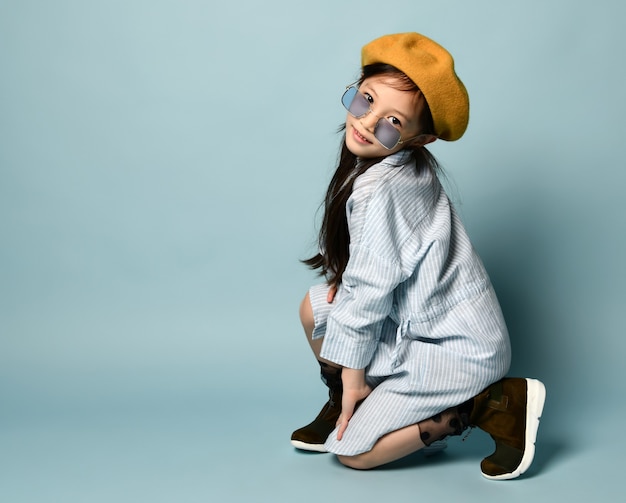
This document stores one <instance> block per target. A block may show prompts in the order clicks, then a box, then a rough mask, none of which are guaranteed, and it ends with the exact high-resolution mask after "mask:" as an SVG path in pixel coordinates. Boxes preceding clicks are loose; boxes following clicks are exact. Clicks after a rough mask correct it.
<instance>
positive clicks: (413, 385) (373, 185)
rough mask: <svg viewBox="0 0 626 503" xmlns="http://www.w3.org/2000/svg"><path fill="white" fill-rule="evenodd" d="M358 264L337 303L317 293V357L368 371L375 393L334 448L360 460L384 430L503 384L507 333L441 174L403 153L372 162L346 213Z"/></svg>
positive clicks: (323, 288)
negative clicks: (319, 345)
mask: <svg viewBox="0 0 626 503" xmlns="http://www.w3.org/2000/svg"><path fill="white" fill-rule="evenodd" d="M346 212H347V217H348V226H349V231H350V260H349V263H348V266H347V268H346V270H345V272H344V275H343V282H342V284H341V286H340V288H339V291H338V292H337V296H336V298H335V301H334V302H333V304H328V303H327V302H326V293H327V291H328V286H327V285H317V286H314V287H312V288H311V290H310V292H309V294H310V298H311V304H312V307H313V313H314V318H315V330H314V333H313V337H314V338H320V337H324V342H323V347H322V353H321V356H322V357H324V358H326V359H328V360H330V361H333V362H336V363H338V364H340V365H342V366H346V367H350V368H365V369H366V378H367V380H368V383H369V384H371V385H372V386H373V387H374V391H373V392H372V394H371V395H370V396H369V397H368V398H367V399H366V400H365V401H364V402H363V404H362V405H361V406H360V407H359V409H358V410H357V411H356V413H355V414H354V416H353V418H352V419H351V421H350V423H349V426H348V429H347V430H346V433H345V435H344V438H343V439H342V440H341V441H337V440H336V439H335V436H336V435H334V434H331V435H330V437H329V439H328V441H327V442H326V448H327V450H328V451H330V452H334V453H336V454H343V455H356V454H359V453H361V452H366V451H368V450H370V449H371V448H372V447H373V445H374V444H375V443H376V441H377V440H378V439H379V438H380V437H381V436H382V435H384V434H386V433H389V432H391V431H394V430H397V429H400V428H403V427H404V426H408V425H410V424H415V423H417V422H419V421H421V420H423V419H427V418H429V417H431V416H433V415H435V414H436V413H438V412H441V411H442V410H445V409H446V408H448V407H451V406H454V405H458V404H460V403H462V402H464V401H465V400H467V399H468V398H471V397H472V396H474V395H476V394H477V393H479V392H480V391H481V390H482V389H484V388H485V387H486V386H488V385H489V384H491V383H492V382H494V381H496V380H498V379H499V378H501V377H503V376H504V375H505V374H506V372H507V371H508V368H509V364H510V344H509V339H508V333H507V330H506V325H505V323H504V320H503V317H502V313H501V310H500V307H499V304H498V301H497V299H496V296H495V293H494V291H493V288H492V286H491V283H490V281H489V278H488V276H487V273H486V271H485V269H484V267H483V265H482V262H481V261H480V258H479V257H478V256H477V254H476V253H475V251H474V249H473V247H472V245H471V243H470V241H469V239H468V237H467V234H466V232H465V230H464V228H463V225H462V223H461V221H460V220H459V218H458V216H457V215H456V213H455V211H454V208H453V207H452V206H451V204H450V201H449V200H448V197H447V196H446V194H445V192H444V191H443V189H442V187H441V185H440V183H439V181H438V180H437V178H436V176H434V175H432V174H431V173H430V172H429V171H427V170H422V172H420V173H419V174H418V173H417V170H416V167H415V165H414V162H413V161H412V160H410V156H409V154H408V153H407V152H404V151H400V152H398V153H396V154H394V155H391V156H389V157H387V158H386V159H384V160H383V161H382V162H381V163H379V164H377V165H375V166H372V167H371V168H370V169H368V170H367V171H366V172H365V173H363V174H362V175H360V176H359V177H358V178H357V179H356V180H355V183H354V188H353V193H352V194H351V197H350V199H349V200H348V203H347V206H346Z"/></svg>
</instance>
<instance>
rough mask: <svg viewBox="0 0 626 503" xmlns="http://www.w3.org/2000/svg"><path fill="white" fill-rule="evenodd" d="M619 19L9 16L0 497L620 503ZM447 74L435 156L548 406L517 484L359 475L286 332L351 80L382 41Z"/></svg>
mask: <svg viewBox="0 0 626 503" xmlns="http://www.w3.org/2000/svg"><path fill="white" fill-rule="evenodd" d="M625 15H626V8H625V7H624V5H623V3H621V2H619V1H618V0H615V1H610V0H599V1H597V2H595V3H594V4H593V6H592V5H591V4H589V3H588V2H578V1H557V0H548V1H543V0H526V1H523V2H522V1H506V2H501V1H495V0H494V1H473V2H466V1H463V0H442V1H438V2H432V1H431V2H425V1H417V0H406V1H405V0H397V1H394V2H387V3H385V2H380V1H376V2H374V1H370V0H361V1H359V2H356V1H354V2H352V1H344V2H339V1H335V0H334V1H328V0H318V1H317V2H311V3H298V2H291V1H281V0H268V1H265V2H256V1H251V0H240V1H239V2H217V1H213V2H208V1H200V0H196V1H192V0H178V1H172V0H170V1H166V0H150V1H149V0H125V1H117V0H110V1H106V2H105V1H100V2H99V1H79V0H75V1H72V0H57V1H55V2H47V1H43V0H41V1H35V0H14V1H7V0H0V499H1V500H2V501H7V502H12V503H13V502H16V503H17V502H31V501H60V502H73V501H81V502H83V501H89V502H99V501H103V502H104V501H106V502H110V501H152V502H157V501H185V502H192V501H217V500H219V501H236V502H238V501H246V502H247V501H281V502H282V501H286V502H290V501H319V500H320V498H323V499H325V500H327V501H340V500H348V501H382V500H387V499H391V498H393V499H395V498H407V499H410V500H418V499H420V498H433V497H439V498H441V497H442V496H443V497H446V498H459V499H460V498H463V500H464V501H468V500H471V499H472V498H476V499H477V500H480V501H483V502H484V501H501V500H503V499H506V500H508V501H531V500H532V501H549V500H550V501H552V498H553V497H554V496H558V498H557V499H559V500H560V499H562V498H568V499H569V501H589V500H591V499H596V500H597V501H605V500H608V499H609V498H611V499H614V496H616V495H617V494H621V492H622V491H621V487H619V478H620V475H621V472H622V470H621V463H622V461H623V453H624V447H625V443H624V439H623V436H622V431H623V428H622V421H621V418H622V417H623V415H624V412H625V410H626V409H625V405H626V404H625V400H624V378H625V376H624V373H625V372H624V365H623V364H622V359H623V355H624V350H625V349H626V348H625V343H624V329H623V323H622V319H623V311H624V301H625V300H626V296H625V294H624V284H625V279H626V278H625V267H624V263H623V260H624V257H625V256H626V233H625V232H624V229H625V224H626V212H625V211H624V209H623V208H622V204H621V199H622V194H623V190H624V184H625V181H626V177H625V175H624V161H623V159H622V152H621V151H622V142H623V137H624V133H625V132H626V131H625V128H624V116H625V114H626V99H624V87H625V84H626V74H625V71H624V65H623V58H624V50H625V49H626V44H625V43H624V39H623V35H622V25H623V19H624V16H625ZM401 31H419V32H421V33H424V34H426V35H428V36H431V37H432V38H434V39H436V40H437V41H439V42H440V43H441V44H443V45H444V46H445V47H446V48H448V49H449V50H450V51H451V52H452V53H453V55H454V56H455V59H456V63H457V71H458V73H459V75H460V76H461V77H462V79H463V80H464V82H465V84H466V86H467V87H468V90H469V93H470V97H471V103H472V110H471V120H470V127H469V130H468V132H467V134H466V136H465V137H464V138H463V139H462V140H461V141H459V142H456V143H446V142H436V143H435V144H433V146H432V149H431V150H432V151H433V153H434V154H435V155H436V156H437V157H438V158H439V160H440V161H441V163H442V165H443V166H444V169H445V171H446V173H447V180H446V182H445V183H446V186H447V187H448V188H449V192H450V195H451V197H452V198H453V199H454V201H455V202H456V204H457V206H458V208H459V211H460V214H461V215H462V218H463V220H464V221H465V223H466V226H467V228H468V230H469V232H470V234H471V236H472V238H473V241H474V244H475V246H476V248H477V249H478V250H479V252H480V253H481V255H482V257H483V260H484V262H485V264H486V266H487V268H488V270H489V272H490V274H491V276H492V280H493V282H494V285H495V287H496V290H497V292H498V294H499V296H500V299H501V302H502V306H503V309H504V312H505V316H506V318H507V321H508V324H509V327H510V332H511V337H512V342H513V349H514V358H513V366H512V370H511V374H515V375H520V376H530V377H538V378H540V379H542V380H543V381H544V382H545V383H546V386H547V388H548V401H547V404H546V409H545V413H544V417H543V419H542V427H541V429H540V434H539V440H538V444H537V457H536V461H535V463H534V465H533V466H532V468H531V470H530V471H529V472H528V474H527V476H525V477H524V478H522V479H519V480H517V481H513V482H507V483H494V482H489V481H486V480H485V479H483V478H482V477H481V476H480V474H479V468H478V464H479V461H480V459H481V458H482V457H483V456H485V455H487V454H489V452H490V448H491V444H490V441H489V439H488V437H486V435H484V434H482V432H480V431H476V432H474V433H472V435H471V436H470V437H469V438H468V439H467V441H465V442H461V441H460V440H459V439H454V440H452V441H451V442H450V447H449V448H448V450H447V452H445V453H444V454H441V455H438V456H436V457H432V458H428V459H427V458H424V457H423V455H421V454H416V455H415V456H412V457H410V458H408V459H407V460H404V461H402V462H399V463H396V464H393V465H392V466H390V467H387V468H383V469H380V470H376V471H372V472H366V473H363V472H356V471H352V470H349V469H346V468H343V467H341V466H339V465H338V463H337V462H336V461H335V460H334V459H333V458H332V457H331V456H324V455H304V454H302V453H297V452H295V451H294V450H293V449H292V448H291V446H290V444H289V435H290V433H291V431H292V430H293V429H295V428H296V427H299V426H301V425H302V424H304V423H306V422H308V421H309V420H310V419H312V417H313V416H314V415H315V414H316V413H317V411H318V409H319V407H320V406H321V405H322V403H323V402H324V400H325V398H324V389H323V387H322V385H321V383H320V382H319V380H318V378H317V369H316V366H315V363H314V361H313V360H312V358H311V356H310V354H309V352H308V349H307V345H306V343H305V340H304V336H303V335H302V333H301V328H300V326H299V322H298V317H297V308H298V304H299V302H300V299H301V298H302V296H303V295H304V293H305V291H306V289H307V288H308V286H309V285H310V284H311V283H313V282H315V281H318V280H317V278H316V277H315V276H314V274H313V273H311V272H310V271H307V270H306V269H305V268H304V267H303V266H302V265H301V264H300V263H299V262H298V260H299V259H301V258H305V257H307V256H309V255H310V254H311V253H312V252H313V250H314V248H315V246H314V241H315V229H316V223H317V222H318V221H319V217H320V213H319V211H318V209H319V204H320V202H321V199H322V197H323V192H324V190H325V187H326V185H327V183H328V180H329V177H330V175H331V173H332V170H333V168H334V161H335V158H336V152H337V148H338V144H339V140H340V136H339V135H338V134H337V133H336V128H337V126H338V125H339V124H340V123H341V121H342V120H343V119H344V112H343V109H342V107H341V105H340V103H339V97H340V94H341V92H342V89H343V86H345V85H346V84H348V83H350V82H352V81H353V80H355V79H356V77H357V76H358V69H359V51H360V48H361V46H362V45H363V44H365V43H367V42H368V41H370V40H371V39H373V38H376V37H378V36H380V35H383V34H386V33H393V32H401Z"/></svg>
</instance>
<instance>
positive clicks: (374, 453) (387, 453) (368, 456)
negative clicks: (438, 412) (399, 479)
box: [337, 424, 425, 470]
mask: <svg viewBox="0 0 626 503" xmlns="http://www.w3.org/2000/svg"><path fill="white" fill-rule="evenodd" d="M424 446H425V444H424V442H422V439H421V437H420V429H419V426H418V425H417V424H412V425H410V426H406V427H404V428H402V429H400V430H396V431H392V432H391V433H388V434H387V435H385V436H383V437H381V438H380V439H379V440H378V442H376V444H375V445H374V447H373V448H372V450H371V451H368V452H364V453H362V454H357V455H356V456H337V459H339V461H340V462H341V463H342V464H344V465H346V466H348V467H350V468H355V469H357V470H368V469H370V468H374V467H376V466H380V465H384V464H386V463H390V462H391V461H395V460H397V459H400V458H403V457H405V456H408V455H409V454H412V453H414V452H416V451H419V450H420V449H422V448H423V447H424Z"/></svg>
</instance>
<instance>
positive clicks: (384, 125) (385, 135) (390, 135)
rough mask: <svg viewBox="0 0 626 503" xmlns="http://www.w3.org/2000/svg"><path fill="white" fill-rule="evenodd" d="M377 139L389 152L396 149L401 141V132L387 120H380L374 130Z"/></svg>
mask: <svg viewBox="0 0 626 503" xmlns="http://www.w3.org/2000/svg"><path fill="white" fill-rule="evenodd" d="M374 136H375V137H376V139H377V140H378V141H379V142H380V143H381V144H382V146H383V147H385V148H386V149H388V150H391V149H392V148H394V147H395V146H396V145H397V144H398V142H399V141H400V131H398V130H397V129H396V128H395V127H393V126H392V125H391V124H390V123H389V121H387V120H386V119H380V120H379V121H378V123H377V124H376V128H375V129H374Z"/></svg>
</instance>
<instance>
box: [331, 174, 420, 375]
mask: <svg viewBox="0 0 626 503" xmlns="http://www.w3.org/2000/svg"><path fill="white" fill-rule="evenodd" d="M370 169H371V170H373V168H370ZM369 171H370V170H368V172H366V173H365V175H368V176H366V177H365V179H363V180H357V182H359V183H358V184H357V183H356V182H355V188H354V190H353V194H352V196H351V197H350V200H349V201H348V205H347V213H348V226H349V229H350V258H349V261H348V264H347V267H346V270H345V271H344V274H343V277H342V284H341V286H340V288H341V289H343V291H342V295H340V296H339V295H338V301H337V305H336V306H335V307H334V309H333V310H332V312H331V313H330V315H329V317H328V324H327V327H326V335H325V337H324V342H323V345H322V351H321V356H322V358H325V359H328V360H330V361H332V362H335V363H337V364H339V365H342V366H344V367H349V368H355V369H360V368H365V367H366V366H367V365H368V364H369V362H370V361H371V359H372V357H373V355H374V352H375V350H376V347H377V345H378V341H379V339H380V334H381V329H382V326H383V323H384V321H385V319H386V318H387V317H388V316H389V314H390V313H391V310H392V307H393V294H394V290H395V288H396V287H397V286H398V284H400V283H401V282H402V281H404V280H405V279H407V277H408V275H407V271H405V270H403V268H402V265H401V262H402V260H401V256H402V254H403V252H402V249H403V246H404V245H405V243H407V242H408V241H410V239H409V237H410V236H411V235H412V228H411V227H410V226H408V225H406V221H407V214H406V213H405V211H404V210H405V209H406V208H405V205H404V204H403V201H404V200H405V198H407V199H406V200H407V201H408V200H409V199H408V198H410V197H415V192H413V193H412V194H407V193H406V190H404V191H402V190H401V191H400V192H398V190H397V187H396V186H394V183H393V176H384V175H383V176H380V174H377V173H376V172H373V173H370V172H369ZM412 213H413V215H412V217H415V216H416V215H415V214H414V212H412Z"/></svg>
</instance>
